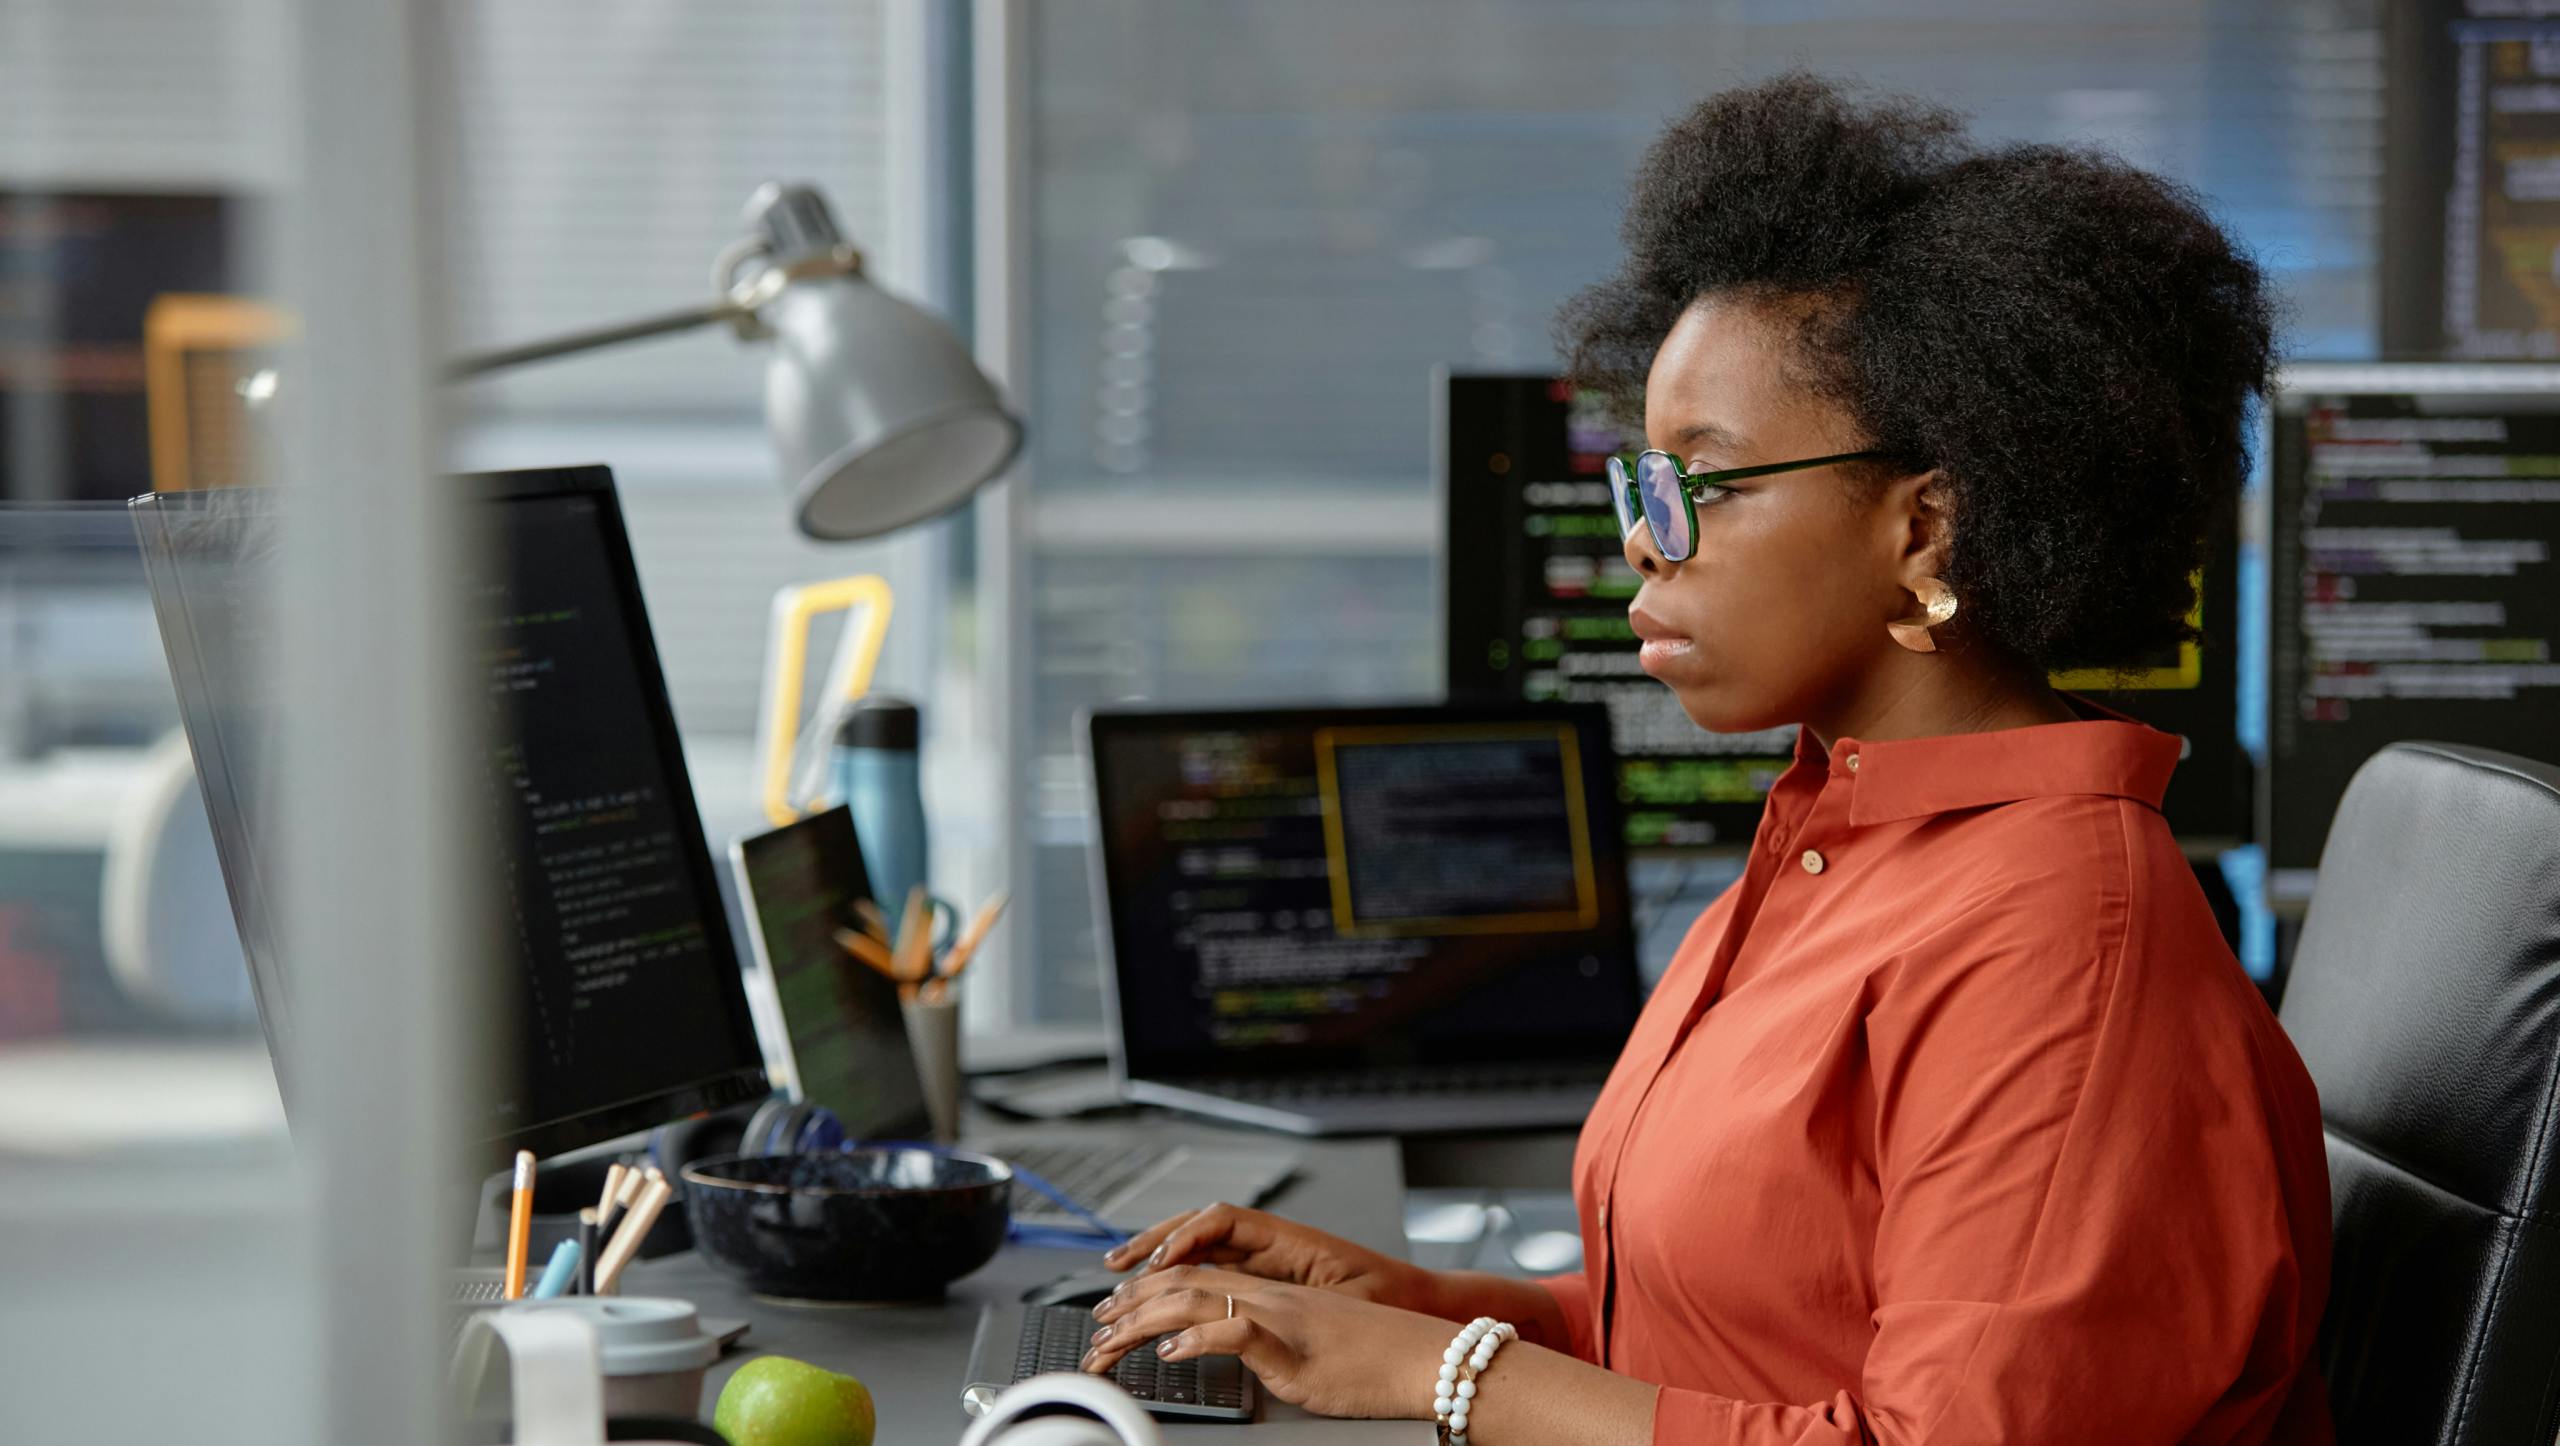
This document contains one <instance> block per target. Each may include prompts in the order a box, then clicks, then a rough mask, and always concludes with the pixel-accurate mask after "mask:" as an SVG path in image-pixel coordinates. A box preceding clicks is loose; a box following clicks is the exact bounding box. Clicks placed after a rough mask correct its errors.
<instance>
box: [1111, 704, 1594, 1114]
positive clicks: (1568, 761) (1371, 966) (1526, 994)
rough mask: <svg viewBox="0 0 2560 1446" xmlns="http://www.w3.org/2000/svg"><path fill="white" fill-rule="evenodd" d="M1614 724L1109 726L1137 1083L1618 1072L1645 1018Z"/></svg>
mask: <svg viewBox="0 0 2560 1446" xmlns="http://www.w3.org/2000/svg"><path fill="white" fill-rule="evenodd" d="M1608 731H1609V728H1608V719H1607V716H1606V714H1605V713H1603V711H1602V710H1601V709H1600V707H1599V706H1598V705H1596V704H1579V705H1571V706H1566V705H1533V704H1518V703H1514V704H1508V705H1498V706H1488V707H1475V708H1469V707H1443V706H1427V705H1426V706H1415V707H1381V708H1350V707H1345V708H1335V709H1290V710H1267V711H1266V710H1253V711H1224V712H1209V713H1157V712H1106V713H1097V714H1095V715H1094V716H1093V718H1092V720H1091V722H1090V725H1089V736H1090V746H1091V749H1092V764H1093V778H1094V794H1095V799H1096V806H1097V809H1098V815H1099V816H1098V820H1097V821H1098V824H1099V827H1100V829H1101V849H1100V855H1101V857H1100V864H1101V867H1100V869H1099V870H1098V871H1097V881H1098V884H1099V886H1100V890H1101V892H1102V894H1103V896H1104V897H1103V898H1102V899H1100V900H1099V901H1098V903H1099V907H1098V909H1097V911H1096V912H1097V916H1098V917H1100V918H1102V919H1103V920H1105V921H1106V926H1107V929H1108V934H1107V937H1106V939H1105V952H1106V953H1107V955H1108V956H1109V958H1110V960H1111V962H1112V967H1111V969H1110V970H1108V971H1107V977H1108V978H1109V981H1110V983H1111V986H1112V988H1113V991H1114V1000H1113V1007H1114V1008H1115V1010H1116V1011H1117V1014H1118V1017H1119V1021H1120V1036H1119V1046H1120V1048H1121V1049H1122V1051H1123V1054H1124V1057H1123V1061H1122V1063H1123V1066H1124V1068H1125V1070H1126V1071H1127V1073H1128V1074H1129V1075H1131V1076H1133V1077H1152V1078H1179V1077H1184V1076H1198V1075H1208V1074H1220V1075H1235V1074H1239V1073H1253V1072H1256V1071H1268V1072H1273V1073H1280V1072H1291V1071H1296V1072H1304V1071H1309V1070H1318V1069H1325V1068H1347V1067H1368V1066H1379V1067H1384V1066H1391V1065H1440V1064H1451V1063H1508V1062H1516V1061H1525V1060H1579V1059H1586V1058H1598V1059H1604V1060H1605V1059H1607V1058H1610V1057H1612V1056H1613V1055H1614V1054H1615V1052H1616V1050H1617V1049H1618V1048H1619V1047H1620V1046H1621V1045H1623V1044H1624V1043H1625V1042H1626V1034H1627V1030H1628V1029H1629V1028H1630V1027H1632V1026H1633V1024H1634V1022H1635V1015H1636V1008H1637V1004H1638V985H1637V978H1636V969H1635V949H1634V942H1633V937H1632V930H1631V928H1630V925H1629V906H1628V893H1627V880H1626V867H1625V855H1624V852H1623V850H1622V849H1621V848H1620V846H1619V826H1618V816H1617V814H1618V810H1617V800H1616V798H1615V796H1614V790H1613V789H1612V787H1611V785H1610V777H1611V769H1610V755H1609V741H1608Z"/></svg>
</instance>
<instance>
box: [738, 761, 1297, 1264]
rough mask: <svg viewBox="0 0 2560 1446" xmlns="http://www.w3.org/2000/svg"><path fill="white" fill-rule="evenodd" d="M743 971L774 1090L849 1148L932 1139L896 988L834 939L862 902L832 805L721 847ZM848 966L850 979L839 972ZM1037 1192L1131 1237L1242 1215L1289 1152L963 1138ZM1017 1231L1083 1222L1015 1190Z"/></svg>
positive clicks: (1281, 1174)
mask: <svg viewBox="0 0 2560 1446" xmlns="http://www.w3.org/2000/svg"><path fill="white" fill-rule="evenodd" d="M729 858H730V863H731V865H732V866H733V867H734V868H735V870H736V872H737V877H738V899H739V902H740V905H741V906H742V907H743V909H744V910H745V914H746V924H747V929H746V933H747V940H748V945H749V948H750V950H751V951H752V953H753V956H754V960H755V969H754V973H753V974H752V975H751V976H750V980H749V984H750V987H749V989H748V999H749V1001H750V1004H751V1006H752V1007H753V1009H754V1011H755V1013H756V1015H757V1026H758V1027H757V1032H758V1034H759V1035H760V1036H761V1037H762V1038H763V1040H764V1045H765V1052H766V1059H765V1068H766V1073H767V1075H769V1076H770V1077H771V1078H772V1079H773V1081H774V1083H775V1085H776V1087H777V1088H780V1089H783V1090H785V1091H788V1092H791V1093H794V1094H797V1095H798V1096H799V1097H800V1098H802V1099H804V1100H807V1101H809V1102H811V1103H813V1104H818V1105H823V1106H825V1107H826V1108H827V1110H828V1111H829V1112H830V1113H832V1114H834V1116H835V1117H836V1119H837V1121H838V1123H839V1124H841V1125H842V1126H843V1129H844V1134H845V1138H847V1139H849V1140H920V1139H924V1138H926V1137H927V1136H928V1135H929V1134H930V1133H931V1127H930V1125H929V1124H928V1123H927V1119H926V1110H925V1100H924V1090H923V1088H922V1086H921V1084H920V1083H919V1081H918V1077H917V1074H916V1061H915V1052H914V1049H913V1047H912V1046H911V1045H910V1044H909V1043H908V1041H907V1032H906V1025H905V1016H904V1015H903V1014H902V1013H901V1012H900V1010H899V1008H898V990H897V986H896V985H895V984H893V983H891V982H890V981H889V980H888V979H887V978H885V977H883V976H881V975H880V974H877V973H875V972H873V971H872V970H870V969H867V968H863V967H860V966H858V965H851V964H850V961H848V960H847V959H846V958H845V956H844V951H843V949H842V948H841V947H839V946H838V945H837V944H836V942H835V931H836V930H838V929H840V928H855V927H859V925H858V921H857V916H856V913H855V908H854V906H855V903H856V901H858V900H862V899H867V898H869V897H870V896H871V882H870V876H869V874H868V873H867V871H865V869H864V868H863V864H862V848H861V844H860V842H859V841H858V840H857V839H856V838H855V836H854V831H853V815H852V814H851V813H850V812H848V811H847V810H845V809H843V808H841V807H839V808H832V809H828V810H827V811H825V812H823V813H816V814H812V815H810V816H809V817H807V818H804V819H801V820H799V821H798V822H796V823H791V824H786V825H785V826H783V827H781V828H777V829H773V830H770V831H768V832H765V833H760V834H755V835H753V836H750V837H745V838H740V839H737V840H736V841H734V842H733V843H731V844H730V846H729ZM849 966H850V967H849ZM969 1143H970V1145H971V1147H972V1148H975V1149H980V1150H984V1151H986V1152H988V1153H990V1154H993V1155H997V1156H999V1157H1001V1158H1003V1159H1005V1160H1007V1161H1010V1162H1011V1163H1013V1164H1015V1165H1016V1166H1018V1167H1020V1168H1021V1169H1024V1170H1027V1171H1029V1172H1031V1173H1032V1174H1035V1175H1037V1176H1039V1177H1040V1178H1041V1179H1042V1180H1044V1181H1046V1182H1048V1183H1049V1184H1050V1185H1051V1186H1052V1187H1053V1188H1055V1189H1057V1190H1058V1191H1059V1192H1060V1193H1062V1194H1064V1195H1065V1196H1066V1197H1067V1198H1068V1199H1070V1200H1073V1201H1075V1202H1076V1203H1077V1204H1078V1205H1081V1206H1083V1207H1084V1208H1085V1209H1087V1210H1089V1211H1091V1212H1092V1213H1093V1214H1094V1215H1096V1216H1099V1217H1100V1218H1101V1219H1102V1220H1103V1221H1104V1222H1105V1223H1107V1224H1109V1225H1111V1226H1112V1227H1114V1228H1115V1229H1119V1230H1124V1231H1137V1230H1143V1229H1145V1228H1146V1227H1147V1226H1150V1225H1153V1224H1155V1223H1156V1222H1158V1221H1160V1220H1164V1219H1167V1218H1169V1217H1171V1216H1174V1215H1178V1214H1181V1213H1182V1212H1184V1211H1186V1210H1196V1209H1198V1208H1200V1207H1201V1206H1202V1205H1204V1204H1207V1203H1209V1202H1210V1201H1213V1200H1231V1201H1234V1202H1236V1203H1238V1204H1251V1203H1253V1202H1255V1201H1258V1200H1260V1199H1262V1198H1264V1197H1265V1196H1267V1195H1269V1194H1270V1193H1271V1192H1272V1191H1273V1190H1275V1189H1277V1188H1278V1187H1279V1186H1280V1184H1281V1183H1282V1182H1283V1181H1285V1180H1286V1179H1288V1177H1289V1176H1290V1174H1291V1173H1292V1172H1294V1171H1295V1170H1296V1169H1297V1167H1298V1163H1299V1159H1300V1153H1299V1151H1297V1150H1295V1149H1291V1148H1288V1147H1284V1146H1275V1145H1258V1144H1253V1143H1250V1142H1248V1143H1246V1144H1243V1145H1238V1146H1233V1147H1208V1146H1200V1145H1194V1144H1190V1143H1186V1142H1182V1141H1170V1140H1162V1139H1152V1140H1151V1139H1143V1138H1134V1137H1133V1138H1129V1139H1125V1140H1113V1141H1108V1142H1102V1143H1095V1142H1089V1141H1075V1142H1061V1141H1057V1140H1040V1139H1034V1138H1015V1137H1011V1136H1007V1135H1003V1134H995V1135H989V1136H987V1137H985V1138H974V1137H973V1138H972V1139H971V1140H970V1142H969ZM1012 1204H1013V1218H1014V1222H1015V1223H1016V1224H1018V1225H1024V1226H1031V1227H1048V1228H1055V1229H1063V1230H1081V1229H1084V1228H1086V1222H1085V1221H1084V1220H1082V1219H1081V1218H1079V1217H1078V1216H1076V1215H1075V1214H1074V1213H1072V1212H1070V1211H1068V1210H1067V1209H1065V1208H1064V1207H1062V1206H1060V1205H1059V1204H1058V1203H1057V1202H1056V1201H1054V1200H1052V1199H1050V1198H1049V1197H1048V1196H1047V1195H1045V1194H1043V1193H1041V1192H1040V1190H1039V1189H1038V1187H1037V1186H1035V1185H1032V1184H1030V1183H1028V1182H1026V1181H1023V1180H1020V1179H1017V1180H1016V1181H1015V1183H1014V1187H1013V1201H1012Z"/></svg>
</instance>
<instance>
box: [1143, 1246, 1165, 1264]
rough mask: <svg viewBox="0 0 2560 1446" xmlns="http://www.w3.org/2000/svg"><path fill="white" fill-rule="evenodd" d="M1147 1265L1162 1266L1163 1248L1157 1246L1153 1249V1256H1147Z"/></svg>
mask: <svg viewBox="0 0 2560 1446" xmlns="http://www.w3.org/2000/svg"><path fill="white" fill-rule="evenodd" d="M1147 1264H1149V1265H1162V1264H1164V1247H1163V1246H1161V1245H1159V1246H1157V1247H1156V1248H1155V1253H1154V1254H1152V1255H1149V1256H1148V1257H1147Z"/></svg>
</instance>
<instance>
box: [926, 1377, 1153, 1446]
mask: <svg viewBox="0 0 2560 1446" xmlns="http://www.w3.org/2000/svg"><path fill="white" fill-rule="evenodd" d="M1061 1408H1064V1409H1063V1410H1061ZM1041 1410H1048V1411H1058V1412H1059V1414H1056V1415H1036V1416H1032V1417H1031V1419H1029V1420H1027V1421H1026V1420H1022V1419H1021V1418H1022V1417H1023V1415H1024V1414H1025V1413H1027V1412H1032V1411H1041ZM960 1446H1164V1433H1163V1432H1162V1431H1159V1430H1157V1429H1156V1423H1155V1422H1154V1421H1153V1420H1151V1419H1149V1418H1148V1416H1147V1413H1146V1410H1145V1408H1143V1407H1141V1406H1140V1405H1139V1404H1138V1403H1137V1401H1136V1399H1135V1398H1133V1397H1132V1396H1130V1394H1129V1393H1128V1392H1126V1391H1124V1390H1121V1389H1120V1388H1119V1387H1118V1386H1115V1385H1113V1384H1111V1383H1110V1382H1108V1381H1105V1380H1103V1379H1101V1378H1100V1377H1098V1376H1085V1375H1078V1374H1076V1373H1075V1372H1072V1371H1057V1372H1053V1373H1051V1374H1049V1375H1045V1376H1033V1377H1032V1378H1031V1379H1030V1380H1027V1381H1023V1382H1021V1383H1019V1384H1017V1385H1015V1386H1014V1387H1013V1388H1012V1389H1011V1390H1008V1391H1006V1392H1005V1393H1004V1394H1003V1395H1001V1396H998V1397H996V1399H995V1404H994V1405H992V1406H989V1407H988V1408H987V1414H985V1415H984V1416H981V1417H979V1418H978V1421H977V1424H976V1425H973V1426H971V1427H970V1428H969V1434H967V1435H966V1436H963V1437H961V1438H960Z"/></svg>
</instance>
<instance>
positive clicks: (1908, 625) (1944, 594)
mask: <svg viewBox="0 0 2560 1446" xmlns="http://www.w3.org/2000/svg"><path fill="white" fill-rule="evenodd" d="M1911 595H1912V596H1913V597H1915V598H1918V599H1919V600H1920V611H1918V612H1916V613H1914V614H1912V615H1911V616H1909V617H1907V618H1896V619H1894V620H1893V621H1892V622H1889V623H1887V624H1885V625H1884V630H1885V631H1886V632H1888V633H1891V634H1892V635H1893V640H1894V641H1895V642H1897V643H1900V644H1901V645H1902V646H1904V647H1906V648H1909V649H1910V650H1911V651H1913V652H1915V653H1934V652H1936V651H1937V650H1938V640H1937V639H1936V638H1933V637H1931V636H1929V630H1930V629H1931V628H1934V627H1936V626H1938V625H1939V624H1940V623H1943V622H1945V621H1946V620H1947V619H1949V618H1952V617H1954V616H1955V615H1956V595H1955V593H1954V591H1953V590H1952V589H1950V588H1949V587H1948V586H1947V585H1946V584H1945V583H1943V582H1940V581H1938V580H1937V579H1936V578H1934V577H1924V578H1922V579H1920V580H1919V581H1918V582H1915V583H1913V584H1912V585H1911Z"/></svg>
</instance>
